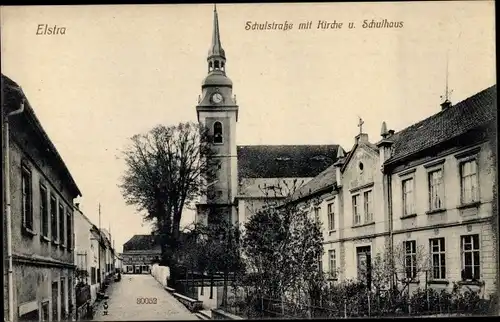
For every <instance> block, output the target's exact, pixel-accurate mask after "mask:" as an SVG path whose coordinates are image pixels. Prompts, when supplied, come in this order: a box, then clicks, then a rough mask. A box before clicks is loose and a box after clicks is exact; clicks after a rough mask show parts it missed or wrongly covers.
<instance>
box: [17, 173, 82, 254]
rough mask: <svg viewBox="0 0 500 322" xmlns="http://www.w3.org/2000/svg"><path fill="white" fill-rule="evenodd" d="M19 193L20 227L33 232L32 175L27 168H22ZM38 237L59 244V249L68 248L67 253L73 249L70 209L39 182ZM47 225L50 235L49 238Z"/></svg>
mask: <svg viewBox="0 0 500 322" xmlns="http://www.w3.org/2000/svg"><path fill="white" fill-rule="evenodd" d="M21 181H22V182H21V193H22V225H23V228H24V229H26V230H28V231H30V232H34V225H33V222H34V209H33V185H32V173H31V170H29V168H28V167H27V166H24V165H23V167H22V175H21ZM38 193H39V196H40V209H39V215H40V216H39V218H40V235H41V237H42V240H44V241H47V242H48V241H50V240H51V239H52V241H53V242H54V243H55V244H59V245H60V246H61V247H66V246H67V248H68V251H71V250H72V247H73V221H72V219H73V218H72V209H71V208H70V207H67V206H65V205H64V203H62V202H61V200H58V199H57V197H56V196H55V195H54V194H53V193H50V202H49V192H48V189H47V187H46V186H45V185H44V184H43V183H42V182H40V184H39V192H38ZM49 224H50V235H51V236H49Z"/></svg>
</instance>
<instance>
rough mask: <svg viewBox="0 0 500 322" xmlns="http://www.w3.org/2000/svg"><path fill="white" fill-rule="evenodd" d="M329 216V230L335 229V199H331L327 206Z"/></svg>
mask: <svg viewBox="0 0 500 322" xmlns="http://www.w3.org/2000/svg"><path fill="white" fill-rule="evenodd" d="M326 212H327V216H328V230H329V231H335V201H331V202H329V203H328V204H327V206H326Z"/></svg>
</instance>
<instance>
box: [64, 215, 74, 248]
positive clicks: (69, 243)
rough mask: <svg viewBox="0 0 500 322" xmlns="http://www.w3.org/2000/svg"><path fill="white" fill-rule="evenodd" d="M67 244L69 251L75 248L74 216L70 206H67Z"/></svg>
mask: <svg viewBox="0 0 500 322" xmlns="http://www.w3.org/2000/svg"><path fill="white" fill-rule="evenodd" d="M66 246H67V247H68V251H69V252H71V251H72V250H73V216H72V215H71V208H70V207H66Z"/></svg>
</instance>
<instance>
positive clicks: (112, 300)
mask: <svg viewBox="0 0 500 322" xmlns="http://www.w3.org/2000/svg"><path fill="white" fill-rule="evenodd" d="M106 294H108V295H109V299H108V300H107V302H108V314H107V315H104V308H103V304H104V301H101V303H100V304H99V308H98V309H97V311H96V313H95V316H94V321H130V320H135V321H138V320H199V319H198V318H197V317H196V315H194V314H192V313H191V312H189V310H188V309H187V308H186V307H185V306H184V305H182V304H181V303H180V302H178V301H177V300H176V299H175V298H174V297H173V296H172V295H171V294H169V293H168V292H167V291H165V290H164V289H163V288H162V286H161V285H160V284H159V283H158V282H157V281H156V280H155V279H154V278H153V277H152V276H151V275H122V280H121V281H120V282H114V283H113V284H111V285H110V286H109V288H108V291H107V292H106ZM138 298H148V299H153V301H154V299H156V304H138V303H137V299H138Z"/></svg>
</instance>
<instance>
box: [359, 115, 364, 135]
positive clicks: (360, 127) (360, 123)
mask: <svg viewBox="0 0 500 322" xmlns="http://www.w3.org/2000/svg"><path fill="white" fill-rule="evenodd" d="M358 118H359V122H358V127H359V134H361V133H363V124H365V121H363V119H362V118H361V117H359V116H358Z"/></svg>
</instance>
